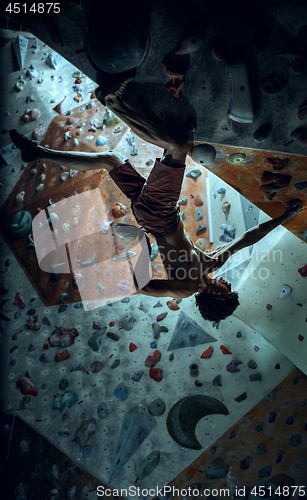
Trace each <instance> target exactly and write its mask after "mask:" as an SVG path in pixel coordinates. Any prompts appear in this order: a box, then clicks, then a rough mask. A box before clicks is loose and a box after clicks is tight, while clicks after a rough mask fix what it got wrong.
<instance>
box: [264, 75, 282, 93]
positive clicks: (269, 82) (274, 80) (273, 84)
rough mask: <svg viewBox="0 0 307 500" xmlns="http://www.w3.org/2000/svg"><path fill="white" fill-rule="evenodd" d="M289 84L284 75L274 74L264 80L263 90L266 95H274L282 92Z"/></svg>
mask: <svg viewBox="0 0 307 500" xmlns="http://www.w3.org/2000/svg"><path fill="white" fill-rule="evenodd" d="M287 83H288V82H287V79H286V78H285V77H284V76H283V75H281V74H278V73H273V74H271V75H269V76H268V77H267V78H266V79H265V80H263V82H262V85H261V88H262V90H263V91H264V92H265V93H266V94H271V95H274V94H279V93H280V92H282V91H283V90H284V89H285V88H286V85H287Z"/></svg>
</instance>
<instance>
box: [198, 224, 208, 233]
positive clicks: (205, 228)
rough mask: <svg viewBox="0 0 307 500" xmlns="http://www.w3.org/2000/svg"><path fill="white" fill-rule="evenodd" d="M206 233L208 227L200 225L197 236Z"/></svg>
mask: <svg viewBox="0 0 307 500" xmlns="http://www.w3.org/2000/svg"><path fill="white" fill-rule="evenodd" d="M206 231H207V227H206V226H204V225H203V224H200V225H199V226H197V228H196V230H195V234H196V236H199V235H200V234H202V233H205V232H206Z"/></svg>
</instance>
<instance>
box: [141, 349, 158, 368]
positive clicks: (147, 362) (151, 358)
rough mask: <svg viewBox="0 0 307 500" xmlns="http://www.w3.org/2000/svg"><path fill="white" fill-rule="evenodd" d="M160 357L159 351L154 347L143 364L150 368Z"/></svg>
mask: <svg viewBox="0 0 307 500" xmlns="http://www.w3.org/2000/svg"><path fill="white" fill-rule="evenodd" d="M160 359H161V352H160V351H159V350H158V349H156V350H155V351H154V352H153V354H152V355H151V354H149V355H148V356H147V358H146V360H145V366H147V367H148V368H151V367H153V366H155V365H156V364H157V363H158V362H159V361H160Z"/></svg>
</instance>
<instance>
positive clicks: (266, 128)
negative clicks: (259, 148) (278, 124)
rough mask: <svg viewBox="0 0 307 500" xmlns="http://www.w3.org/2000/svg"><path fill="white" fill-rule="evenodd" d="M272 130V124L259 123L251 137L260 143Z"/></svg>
mask: <svg viewBox="0 0 307 500" xmlns="http://www.w3.org/2000/svg"><path fill="white" fill-rule="evenodd" d="M271 132H272V125H271V124H270V123H264V124H263V125H261V126H260V127H259V128H258V129H257V130H256V131H255V132H254V134H253V138H254V139H255V141H256V142H258V143H259V144H261V143H262V142H263V141H265V139H267V138H268V137H269V135H270V134H271Z"/></svg>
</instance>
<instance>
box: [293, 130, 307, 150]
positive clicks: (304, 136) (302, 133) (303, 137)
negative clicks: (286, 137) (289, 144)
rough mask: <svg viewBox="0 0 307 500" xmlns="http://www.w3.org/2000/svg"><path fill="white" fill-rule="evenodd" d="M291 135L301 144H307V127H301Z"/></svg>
mask: <svg viewBox="0 0 307 500" xmlns="http://www.w3.org/2000/svg"><path fill="white" fill-rule="evenodd" d="M291 137H292V138H293V139H294V140H295V141H296V142H297V143H298V144H300V145H301V146H306V145H307V127H299V128H297V129H295V130H293V132H292V133H291Z"/></svg>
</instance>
